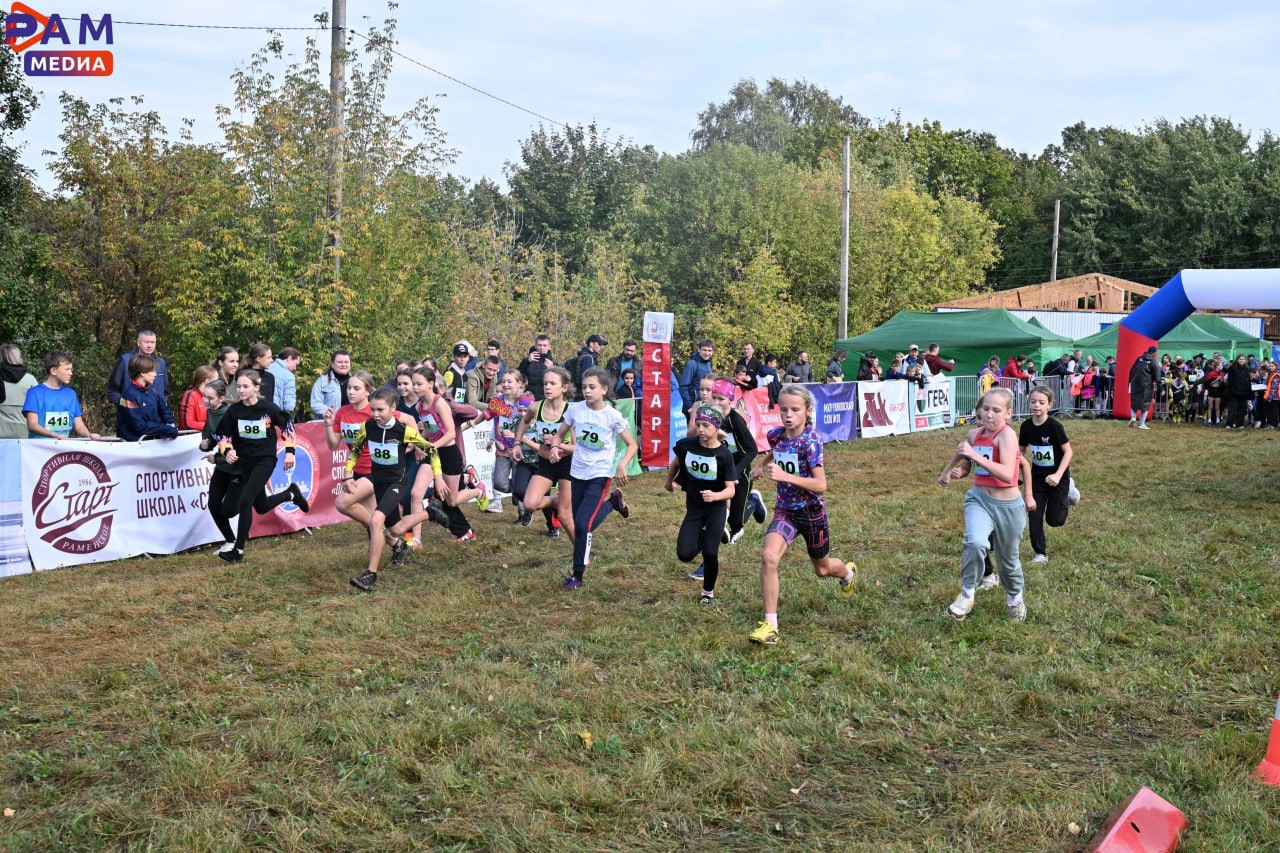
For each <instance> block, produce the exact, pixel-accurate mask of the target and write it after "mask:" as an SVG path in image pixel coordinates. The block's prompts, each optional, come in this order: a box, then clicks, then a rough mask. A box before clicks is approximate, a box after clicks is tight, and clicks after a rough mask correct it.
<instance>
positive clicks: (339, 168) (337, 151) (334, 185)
mask: <svg viewBox="0 0 1280 853" xmlns="http://www.w3.org/2000/svg"><path fill="white" fill-rule="evenodd" d="M330 23H331V30H330V32H331V36H332V38H331V40H330V42H329V136H330V139H329V210H328V219H329V227H328V237H327V239H326V242H327V243H328V248H329V252H330V254H331V255H332V257H333V284H335V285H336V284H337V283H338V282H340V281H342V181H343V172H344V171H345V163H344V157H345V145H344V143H345V137H346V128H345V126H344V121H343V108H344V105H345V102H346V89H347V82H346V81H347V45H346V42H347V0H333V20H332V21H331V22H330ZM340 311H341V308H340V307H335V308H334V321H335V322H334V324H333V331H332V332H330V340H331V342H332V345H333V348H334V349H337V348H338V346H339V340H338V328H339V323H338V322H336V321H337V320H338V319H339V317H338V315H339V312H340Z"/></svg>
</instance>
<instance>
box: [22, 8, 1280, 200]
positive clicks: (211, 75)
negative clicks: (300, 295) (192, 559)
mask: <svg viewBox="0 0 1280 853" xmlns="http://www.w3.org/2000/svg"><path fill="white" fill-rule="evenodd" d="M31 5H32V6H34V7H35V8H37V9H39V10H40V11H42V12H46V13H48V12H53V11H56V12H59V13H60V14H62V15H64V16H67V17H71V18H78V17H79V15H80V14H81V13H82V12H87V13H90V14H92V15H94V16H95V17H96V16H98V15H101V14H102V13H104V12H109V13H110V14H111V15H112V16H113V19H114V21H115V22H116V23H115V31H114V32H115V44H114V45H113V48H112V49H113V51H114V55H115V68H116V71H115V74H114V75H113V76H111V77H109V78H83V79H77V78H61V79H56V80H53V81H52V82H50V79H49V78H43V79H36V78H33V79H32V80H31V82H32V84H33V86H34V88H35V89H36V90H37V91H38V92H39V94H40V97H41V106H40V110H39V112H38V114H37V115H36V117H35V119H34V120H33V121H32V123H31V124H30V125H29V127H28V128H27V130H26V132H25V134H24V136H23V138H22V139H21V140H20V141H21V142H23V143H25V149H24V152H23V159H24V161H25V162H26V163H27V164H28V165H29V166H30V167H32V168H33V169H34V170H36V172H37V176H38V179H39V182H40V183H41V184H42V185H43V186H46V187H51V184H52V179H51V178H49V176H48V174H47V161H48V159H49V158H48V157H47V156H45V155H43V154H42V152H43V151H44V150H46V149H53V148H56V147H57V146H58V134H59V132H60V124H61V119H60V109H59V106H58V94H59V92H61V91H63V90H66V91H70V92H72V93H74V94H76V95H79V96H81V97H84V98H87V99H89V100H91V101H104V100H106V99H108V98H113V97H127V96H132V95H142V96H144V97H145V104H146V106H147V108H148V109H153V110H156V111H158V112H159V113H160V115H161V116H162V117H163V118H164V120H165V122H166V124H167V125H168V127H169V128H170V130H171V131H176V129H177V128H178V126H179V123H180V121H181V119H184V118H187V119H191V120H193V121H194V122H195V130H194V132H195V138H196V139H197V141H202V142H210V141H217V140H218V138H219V137H218V129H217V125H216V123H215V120H214V108H215V107H216V106H217V105H219V104H224V105H225V104H230V102H231V95H232V89H231V83H230V79H229V78H230V75H231V74H232V73H233V72H234V71H235V69H236V68H237V67H241V66H243V65H244V64H245V63H246V62H247V61H248V59H249V57H250V56H251V54H252V53H253V52H254V50H255V49H257V48H258V47H260V46H261V45H262V44H264V43H265V42H266V40H267V38H268V35H267V33H266V32H264V31H255V30H252V29H184V28H177V27H154V26H140V25H138V24H131V23H126V22H150V23H167V24H200V25H217V26H222V27H282V28H283V27H307V26H311V25H313V24H314V16H315V15H316V13H319V12H327V11H328V10H329V8H330V4H329V3H328V2H323V0H322V2H319V3H315V2H310V3H309V2H300V0H263V2H254V3H249V2H245V0H225V2H221V3H217V4H215V3H199V2H186V3H174V2H165V1H164V0H161V1H160V2H156V0H151V2H138V0H119V2H113V3H101V2H97V0H94V2H88V0H82V2H80V5H73V6H57V7H55V6H52V5H49V4H47V3H37V2H31ZM347 15H348V18H347V20H348V26H349V27H351V28H352V29H355V30H362V31H365V32H367V31H369V29H370V28H374V27H380V26H381V22H382V21H383V20H384V19H385V18H387V17H388V16H389V15H391V16H394V17H396V18H397V19H398V21H399V29H398V38H399V50H400V52H401V53H403V54H405V55H406V56H407V57H410V58H412V59H414V60H416V61H417V62H420V63H422V64H423V65H426V66H429V67H430V68H431V69H435V71H431V70H428V69H427V68H423V67H420V66H419V65H415V64H413V63H411V62H408V61H404V60H400V61H399V63H398V65H397V67H396V69H395V72H394V75H393V80H392V85H391V89H390V91H389V93H388V106H389V108H391V109H392V110H395V111H398V110H399V109H403V108H404V107H406V106H407V105H409V104H410V103H412V102H413V101H414V100H415V99H417V98H419V97H421V96H423V95H427V96H431V97H433V98H434V97H437V96H438V97H439V98H440V100H439V101H438V103H439V106H440V109H441V112H440V115H439V123H440V126H441V128H442V129H443V130H444V131H445V132H446V133H447V135H448V140H449V144H450V145H452V146H453V147H454V148H456V149H459V151H460V154H459V157H458V159H457V161H456V163H454V164H453V166H452V167H450V171H453V172H454V173H455V174H459V175H462V176H464V177H467V178H470V179H472V180H475V179H478V178H480V177H490V178H494V179H501V177H502V173H503V166H504V164H505V163H506V162H507V161H508V160H514V159H517V158H518V156H519V143H520V141H521V140H522V139H525V138H527V137H528V135H529V133H530V131H531V130H533V129H535V128H536V127H537V125H538V124H539V122H540V119H539V118H538V117H537V116H542V117H545V118H547V119H550V120H553V121H556V122H562V123H567V124H579V123H581V124H585V123H588V122H591V121H593V120H594V121H596V122H598V123H599V125H600V126H601V127H604V128H608V129H609V131H610V132H611V134H612V135H613V136H622V137H625V138H627V139H630V140H632V141H634V142H636V143H638V144H642V145H643V144H651V145H653V146H655V147H656V148H658V149H659V150H661V151H666V152H671V153H678V152H681V151H684V150H686V149H687V148H688V147H689V134H690V132H691V131H692V130H693V128H694V126H695V123H696V121H697V114H698V112H699V111H700V110H703V109H705V108H706V106H707V105H708V104H709V103H711V102H717V101H722V100H724V99H725V98H726V96H727V93H728V91H729V89H730V88H731V87H732V86H733V85H734V83H736V82H737V81H738V80H740V79H742V78H748V77H749V78H754V79H756V80H757V81H758V82H760V83H761V84H762V85H763V83H764V82H765V81H766V80H768V79H769V78H770V77H780V78H783V79H785V80H788V81H790V80H799V79H803V80H807V81H809V82H810V83H813V84H815V85H817V86H820V87H822V88H824V89H826V90H827V91H829V92H831V93H832V94H833V95H837V96H839V97H841V98H843V99H844V101H845V103H847V104H849V105H851V106H853V107H854V108H855V109H857V110H858V111H859V112H860V113H862V114H863V115H865V116H867V117H869V118H871V119H872V120H873V121H874V120H877V119H884V118H888V117H892V116H893V115H894V114H898V115H900V116H901V117H902V118H903V119H904V120H909V121H920V120H922V119H925V118H928V119H936V120H938V121H940V122H941V123H942V125H943V126H944V127H945V128H947V129H958V128H966V129H972V130H980V131H987V132H991V133H994V134H995V135H996V137H997V139H998V140H999V141H1000V144H1001V145H1003V146H1005V147H1010V148H1014V149H1017V150H1019V151H1024V152H1029V153H1038V152H1039V151H1041V150H1043V149H1044V147H1045V146H1046V145H1049V144H1052V143H1055V142H1057V141H1059V139H1060V135H1061V131H1062V129H1063V128H1064V127H1066V126H1068V125H1071V124H1074V123H1075V122H1077V121H1084V122H1086V123H1088V124H1090V125H1093V126H1102V125H1114V126H1117V127H1124V128H1128V129H1136V128H1138V127H1141V126H1142V125H1143V124H1145V123H1148V122H1151V121H1153V120H1155V119H1159V118H1168V119H1172V120H1177V119H1179V118H1182V117H1188V116H1194V115H1202V114H1203V115H1214V116H1223V117H1227V118H1230V119H1232V120H1234V121H1235V122H1236V123H1237V124H1238V125H1240V126H1242V127H1243V128H1245V129H1246V130H1249V131H1252V132H1254V134H1255V136H1256V135H1257V134H1259V133H1260V132H1261V131H1263V130H1265V129H1268V128H1270V129H1273V130H1280V119H1277V109H1280V108H1278V107H1277V105H1278V104H1280V51H1277V50H1276V46H1277V45H1280V4H1276V3H1275V2H1274V0H1272V2H1254V1H1253V0H1242V2H1234V0H1223V2H1218V3H1200V2H1197V3H1191V2H1183V0H1167V1H1166V2H1161V3H1156V2H1148V0H1107V2H1094V1H1093V0H1060V2H1057V3H1052V4H1050V3H1038V2H1034V0H1033V2H1026V0H1022V2H1006V0H989V2H986V3H982V4H976V3H960V2H943V0H896V2H889V0H860V2H850V0H841V2H828V1H827V0H792V2H789V3H784V2H773V1H772V0H734V2H727V0H684V2H673V0H648V2H644V3H626V4H623V3H617V4H614V3H602V2H600V0H543V2H540V3H527V2H521V3H516V2H508V0H472V2H470V3H457V2H449V3H442V2H404V3H402V4H401V5H400V7H399V8H398V9H396V10H394V11H392V12H389V11H388V9H387V7H386V5H385V4H380V3H372V2H364V0H349V7H348V13H347ZM306 35H307V34H306V33H303V32H283V33H282V36H283V37H284V39H285V41H286V44H287V45H289V48H290V50H291V52H292V53H293V54H295V55H298V54H300V52H301V50H302V49H303V46H304V38H305V37H306ZM315 35H316V37H317V38H318V39H319V41H320V44H321V46H322V47H323V48H324V49H325V50H326V51H327V49H328V34H327V33H316V34H315ZM356 44H357V45H358V44H359V40H358V39H357V40H356ZM436 71H438V72H442V73H443V74H445V75H449V76H450V77H453V78H456V79H457V80H460V81H463V83H466V84H469V86H472V87H475V88H476V89H481V90H484V91H485V92H488V93H490V94H492V95H496V96H498V97H500V98H502V99H504V100H506V101H509V102H511V103H513V104H515V105H518V107H520V108H523V109H517V108H516V107H513V106H509V105H508V104H505V103H502V102H501V101H498V100H495V99H494V98H491V97H487V96H486V95H484V94H480V93H479V92H477V91H474V90H473V89H471V88H468V87H467V86H464V85H461V84H459V83H457V82H454V81H453V80H450V79H447V78H446V77H445V76H441V74H440V73H435V72H436ZM525 110H527V112H526V111H525ZM530 113H534V114H536V116H535V115H531V114H530Z"/></svg>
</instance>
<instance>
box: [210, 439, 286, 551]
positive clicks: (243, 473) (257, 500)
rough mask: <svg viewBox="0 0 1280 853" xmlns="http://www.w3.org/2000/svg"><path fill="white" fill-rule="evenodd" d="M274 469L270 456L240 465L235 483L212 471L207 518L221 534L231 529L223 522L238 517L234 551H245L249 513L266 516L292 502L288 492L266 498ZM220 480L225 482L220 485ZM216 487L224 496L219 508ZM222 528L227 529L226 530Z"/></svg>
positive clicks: (249, 521)
mask: <svg viewBox="0 0 1280 853" xmlns="http://www.w3.org/2000/svg"><path fill="white" fill-rule="evenodd" d="M275 469H276V458H275V457H274V456H269V457H266V458H264V459H254V460H249V461H245V462H241V463H240V477H239V479H238V480H236V479H233V478H232V476H231V475H230V474H223V473H222V472H221V471H214V472H213V478H212V479H211V480H210V481H209V514H210V515H212V516H213V522H214V524H217V525H218V530H220V531H224V534H225V533H227V532H230V529H231V528H230V525H228V523H227V521H226V520H227V519H229V518H231V516H233V515H238V516H239V518H238V519H237V520H236V548H237V549H238V550H240V551H243V550H244V543H245V542H248V541H249V528H250V526H252V525H253V512H251V510H254V511H257V513H258V515H266V514H267V513H269V512H271V510H273V509H275V508H276V507H278V506H280V504H282V503H288V502H289V501H290V500H292V497H291V496H290V494H289V491H288V490H287V489H286V490H284V491H280V492H276V493H275V494H274V495H271V496H270V497H268V496H267V491H266V486H267V481H268V480H270V479H271V472H272V471H274V470H275ZM219 480H224V481H225V482H223V483H219V482H218V481H219ZM215 484H217V488H218V490H219V491H221V492H222V494H223V498H222V501H221V503H220V504H215V503H214V502H213V495H214V489H215ZM219 515H221V516H222V519H223V520H222V523H221V524H218V517H219ZM223 525H227V527H226V528H225V530H224V527H223Z"/></svg>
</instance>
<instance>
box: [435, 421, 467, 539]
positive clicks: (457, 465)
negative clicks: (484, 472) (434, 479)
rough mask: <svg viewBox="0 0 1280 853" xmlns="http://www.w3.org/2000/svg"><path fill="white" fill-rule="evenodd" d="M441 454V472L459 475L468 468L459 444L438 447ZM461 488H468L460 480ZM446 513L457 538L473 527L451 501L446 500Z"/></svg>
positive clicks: (453, 534)
mask: <svg viewBox="0 0 1280 853" xmlns="http://www.w3.org/2000/svg"><path fill="white" fill-rule="evenodd" d="M438 452H439V454H440V473H441V474H445V475H449V476H454V475H457V476H459V477H461V476H462V473H463V471H465V470H466V463H465V462H464V461H463V459H462V450H461V449H459V447H458V445H456V444H450V445H449V446H448V447H441V448H439V449H438ZM458 488H459V489H464V488H466V485H465V484H464V483H462V482H461V481H459V483H458ZM444 514H445V515H446V516H447V517H448V519H449V523H448V524H446V525H445V527H447V528H448V529H449V535H451V536H453V538H455V539H457V538H459V537H461V536H465V535H466V534H467V531H468V530H470V529H471V523H470V522H469V521H467V517H466V516H465V515H463V514H462V508H461V507H456V506H453V505H452V504H450V503H449V501H444Z"/></svg>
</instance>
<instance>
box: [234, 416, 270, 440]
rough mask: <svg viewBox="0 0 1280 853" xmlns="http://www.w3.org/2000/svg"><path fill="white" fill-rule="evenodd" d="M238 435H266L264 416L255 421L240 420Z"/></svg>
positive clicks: (262, 436)
mask: <svg viewBox="0 0 1280 853" xmlns="http://www.w3.org/2000/svg"><path fill="white" fill-rule="evenodd" d="M240 437H241V438H255V439H261V438H266V437H267V421H266V419H265V418H262V419H260V420H256V421H240Z"/></svg>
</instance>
